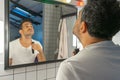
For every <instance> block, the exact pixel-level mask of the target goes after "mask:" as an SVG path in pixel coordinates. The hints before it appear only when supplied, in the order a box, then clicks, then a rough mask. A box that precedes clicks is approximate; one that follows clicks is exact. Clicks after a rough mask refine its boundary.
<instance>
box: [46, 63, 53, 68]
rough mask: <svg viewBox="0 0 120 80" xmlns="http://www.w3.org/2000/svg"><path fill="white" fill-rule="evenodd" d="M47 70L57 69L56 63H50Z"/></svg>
mask: <svg viewBox="0 0 120 80" xmlns="http://www.w3.org/2000/svg"><path fill="white" fill-rule="evenodd" d="M47 68H55V63H48V64H47Z"/></svg>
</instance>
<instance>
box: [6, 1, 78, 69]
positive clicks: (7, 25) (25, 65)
mask: <svg viewBox="0 0 120 80" xmlns="http://www.w3.org/2000/svg"><path fill="white" fill-rule="evenodd" d="M54 2H55V3H54V4H62V5H67V6H70V7H74V8H75V9H76V17H77V8H76V7H75V6H73V5H70V4H66V3H61V2H57V1H54ZM41 3H44V2H41ZM45 4H48V3H45ZM4 5H5V6H4V8H5V15H4V17H5V20H4V30H5V32H4V34H5V37H4V44H5V46H4V51H5V57H4V61H5V64H4V66H5V67H4V69H5V70H6V69H14V68H19V67H27V66H33V65H39V64H46V63H53V62H59V61H63V60H65V59H59V60H50V61H45V62H38V63H28V64H20V65H15V66H9V41H10V35H9V34H10V30H9V0H5V2H4ZM43 15H44V14H43ZM70 16H71V15H70ZM63 17H65V16H63ZM67 17H68V16H67ZM43 22H44V20H43ZM43 29H44V28H43ZM43 41H44V40H43Z"/></svg>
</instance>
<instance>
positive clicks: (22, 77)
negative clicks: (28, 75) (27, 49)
mask: <svg viewBox="0 0 120 80" xmlns="http://www.w3.org/2000/svg"><path fill="white" fill-rule="evenodd" d="M14 80H25V73H21V74H15V75H14Z"/></svg>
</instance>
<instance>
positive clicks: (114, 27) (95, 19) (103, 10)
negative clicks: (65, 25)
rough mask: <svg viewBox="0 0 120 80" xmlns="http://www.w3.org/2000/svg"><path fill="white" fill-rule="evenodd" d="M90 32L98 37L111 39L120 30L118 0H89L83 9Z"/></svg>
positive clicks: (83, 19)
mask: <svg viewBox="0 0 120 80" xmlns="http://www.w3.org/2000/svg"><path fill="white" fill-rule="evenodd" d="M81 21H85V22H86V25H87V29H88V33H89V34H90V35H91V36H93V37H97V38H101V39H111V38H112V37H113V36H114V35H115V34H116V33H117V32H118V31H119V30H120V6H119V2H117V1H116V0H88V3H87V4H86V5H85V7H84V8H83V10H82V15H81Z"/></svg>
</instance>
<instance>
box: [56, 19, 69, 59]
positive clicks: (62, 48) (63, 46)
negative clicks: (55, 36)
mask: <svg viewBox="0 0 120 80" xmlns="http://www.w3.org/2000/svg"><path fill="white" fill-rule="evenodd" d="M59 31H60V41H59V52H58V59H65V58H68V46H67V26H66V19H63V20H60V24H59Z"/></svg>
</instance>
